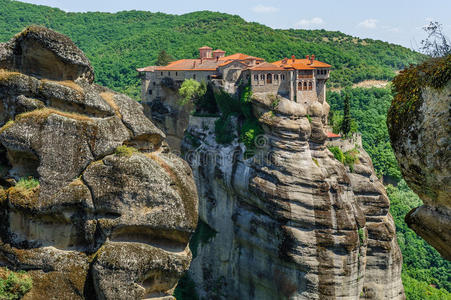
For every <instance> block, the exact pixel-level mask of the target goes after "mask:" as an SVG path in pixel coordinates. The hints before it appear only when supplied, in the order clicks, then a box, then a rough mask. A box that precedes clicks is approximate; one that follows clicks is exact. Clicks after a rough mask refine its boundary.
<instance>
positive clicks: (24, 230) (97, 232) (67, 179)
mask: <svg viewBox="0 0 451 300" xmlns="http://www.w3.org/2000/svg"><path fill="white" fill-rule="evenodd" d="M93 74H94V73H93V70H92V67H91V66H90V64H89V61H88V60H87V59H86V57H85V56H84V54H83V53H82V52H81V51H80V50H79V49H78V48H77V47H76V46H75V45H74V44H73V43H72V42H71V41H70V40H69V39H68V38H67V37H65V36H63V35H60V34H58V33H56V32H53V31H51V30H48V29H45V28H42V27H30V28H27V29H26V30H25V31H24V32H22V33H20V34H19V35H17V36H16V37H15V38H13V39H12V40H11V41H10V42H8V43H6V44H2V45H0V101H1V103H0V185H1V186H0V238H1V239H0V265H2V266H7V267H9V268H11V269H15V270H27V271H28V272H29V274H30V275H31V276H32V278H33V289H32V290H31V291H30V292H29V293H28V294H27V295H26V296H25V298H26V299H145V298H146V299H147V298H152V299H154V298H155V299H157V298H158V299H159V298H160V297H161V299H163V298H164V299H173V297H172V296H171V295H172V292H173V290H174V288H175V286H176V285H177V282H178V280H179V278H180V277H181V276H182V274H183V273H184V272H185V271H186V270H187V269H188V267H189V264H190V261H191V252H190V251H189V248H188V247H187V245H188V241H189V238H190V235H191V234H192V232H193V231H194V229H195V228H196V224H197V192H196V187H195V183H194V180H193V176H192V171H191V169H190V167H189V165H188V164H187V163H186V162H184V161H183V160H181V159H180V158H178V157H176V156H175V155H173V154H172V153H170V152H169V151H168V148H167V146H165V142H164V139H165V135H164V134H163V133H162V132H161V131H160V130H159V129H158V128H156V127H155V126H154V125H153V124H152V122H150V121H149V120H148V119H147V118H146V117H145V116H144V114H143V109H142V107H141V105H140V104H138V103H136V102H135V101H134V100H132V99H130V98H128V97H127V96H125V95H121V94H117V93H115V92H113V91H111V90H108V89H106V88H104V87H101V86H98V85H95V84H93V83H92V81H93V79H94V77H93V76H94V75H93ZM30 177H33V178H35V179H37V180H39V185H38V186H29V187H27V186H23V185H20V184H19V185H17V182H18V181H19V179H20V178H30Z"/></svg>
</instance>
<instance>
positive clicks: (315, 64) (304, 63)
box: [273, 58, 332, 70]
mask: <svg viewBox="0 0 451 300" xmlns="http://www.w3.org/2000/svg"><path fill="white" fill-rule="evenodd" d="M284 60H285V59H282V60H278V61H276V62H273V64H275V65H278V66H280V67H283V68H286V69H290V68H293V69H296V70H312V69H316V68H330V67H332V66H331V65H329V64H326V63H323V62H321V61H318V60H312V61H311V60H309V59H306V58H303V59H297V58H295V59H292V58H287V59H286V62H285V63H284Z"/></svg>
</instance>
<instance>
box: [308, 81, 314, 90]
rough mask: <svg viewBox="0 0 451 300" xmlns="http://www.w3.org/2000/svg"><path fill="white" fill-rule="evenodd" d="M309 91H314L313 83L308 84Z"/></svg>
mask: <svg viewBox="0 0 451 300" xmlns="http://www.w3.org/2000/svg"><path fill="white" fill-rule="evenodd" d="M308 89H309V91H310V90H312V89H313V84H312V82H311V81H310V82H309V83H308Z"/></svg>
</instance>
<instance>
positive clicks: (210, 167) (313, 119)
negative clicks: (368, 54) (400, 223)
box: [182, 95, 405, 299]
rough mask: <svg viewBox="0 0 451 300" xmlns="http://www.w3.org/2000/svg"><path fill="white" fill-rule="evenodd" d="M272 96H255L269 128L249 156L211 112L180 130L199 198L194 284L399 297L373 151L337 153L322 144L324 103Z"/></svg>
mask: <svg viewBox="0 0 451 300" xmlns="http://www.w3.org/2000/svg"><path fill="white" fill-rule="evenodd" d="M268 98H269V97H268ZM268 98H266V97H265V96H259V95H254V98H253V100H252V101H253V108H254V109H253V110H254V114H255V115H256V117H258V118H259V121H260V123H261V124H262V125H263V127H264V132H265V133H264V134H263V135H261V136H259V137H257V139H256V146H257V150H256V152H255V153H254V155H253V156H252V157H251V158H248V159H246V158H245V154H244V153H243V152H244V146H243V144H240V143H238V138H235V140H234V142H233V143H232V144H230V145H220V144H218V143H216V137H215V133H214V132H215V130H214V125H213V124H214V122H212V121H211V120H209V119H205V122H203V124H202V121H201V119H199V120H197V122H190V124H191V125H190V127H189V128H188V130H187V134H186V135H185V140H184V144H183V145H182V146H183V149H184V150H185V157H186V159H187V160H188V161H189V162H190V164H191V166H192V168H193V172H194V176H195V180H196V183H197V187H198V192H199V199H200V203H199V216H200V220H201V222H200V224H199V228H198V232H197V233H196V236H195V237H194V238H193V241H194V242H193V243H192V247H193V248H194V249H193V253H195V258H194V259H193V262H192V264H191V267H190V271H189V274H190V276H191V278H192V279H193V280H194V282H195V283H196V287H197V291H198V293H199V294H200V295H201V297H204V298H205V299H358V298H360V299H404V298H405V296H404V290H403V286H402V282H401V265H402V257H401V253H400V250H399V247H398V245H397V242H396V236H395V226H394V223H393V219H392V217H391V215H390V213H389V200H388V197H387V194H386V192H385V189H384V186H383V184H382V183H381V181H380V180H379V179H378V178H377V177H376V175H375V172H374V169H373V166H372V162H371V159H370V158H369V156H368V155H367V154H366V153H365V151H364V150H363V149H358V151H359V153H358V159H357V161H356V162H355V164H354V165H353V166H352V167H346V166H345V165H343V164H342V163H341V162H340V161H338V160H337V159H335V158H334V156H333V155H332V153H331V152H330V151H329V150H328V149H327V146H326V137H327V136H326V133H325V130H324V129H325V125H326V124H325V122H326V117H327V115H328V113H329V105H328V104H327V103H319V102H316V103H313V104H312V105H310V106H309V107H306V106H304V105H302V104H299V103H296V102H293V101H289V100H287V99H284V98H280V99H279V100H277V101H274V99H268ZM274 103H277V105H274ZM239 123H240V121H239V120H237V119H234V121H233V124H235V125H236V126H239ZM193 124H196V125H193ZM199 124H200V125H199ZM246 155H249V152H247V154H246Z"/></svg>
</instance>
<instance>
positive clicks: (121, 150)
mask: <svg viewBox="0 0 451 300" xmlns="http://www.w3.org/2000/svg"><path fill="white" fill-rule="evenodd" d="M136 152H138V150H137V149H136V148H133V147H129V146H126V145H122V146H119V147H117V148H116V150H115V151H114V154H116V155H117V156H122V157H130V156H132V155H133V153H136Z"/></svg>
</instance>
